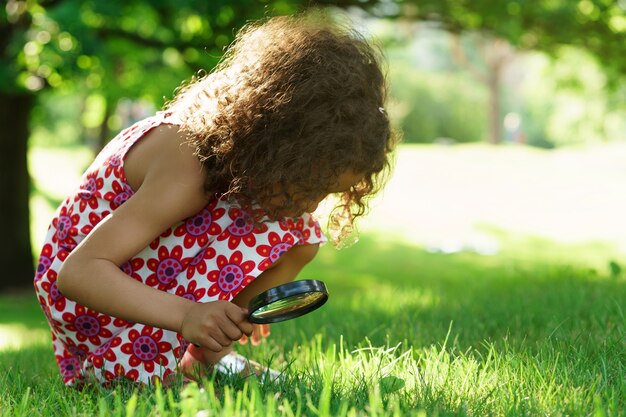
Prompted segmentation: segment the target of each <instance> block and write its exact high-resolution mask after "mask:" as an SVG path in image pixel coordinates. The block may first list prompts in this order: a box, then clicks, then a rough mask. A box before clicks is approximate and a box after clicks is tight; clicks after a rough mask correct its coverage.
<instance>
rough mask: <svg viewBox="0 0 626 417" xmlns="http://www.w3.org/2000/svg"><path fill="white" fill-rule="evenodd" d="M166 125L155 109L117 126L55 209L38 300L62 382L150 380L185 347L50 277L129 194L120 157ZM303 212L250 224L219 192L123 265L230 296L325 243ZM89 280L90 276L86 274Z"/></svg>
mask: <svg viewBox="0 0 626 417" xmlns="http://www.w3.org/2000/svg"><path fill="white" fill-rule="evenodd" d="M162 123H170V124H177V122H176V120H175V119H174V118H173V117H172V116H171V115H169V114H167V113H157V114H156V115H155V116H153V117H149V118H147V119H144V120H142V121H140V122H138V123H136V124H134V125H133V126H131V127H130V128H128V129H126V130H124V131H122V132H121V133H120V134H119V135H118V136H117V137H115V138H114V139H113V140H112V141H111V142H110V143H109V144H108V145H107V146H106V147H105V148H104V149H103V151H102V152H101V153H100V154H99V155H98V157H97V158H96V160H95V161H94V163H93V164H92V165H91V166H90V167H89V168H88V169H87V172H86V173H85V174H84V175H83V177H82V183H81V185H80V187H79V188H78V189H76V190H75V191H74V192H73V193H72V194H71V195H70V196H69V197H68V198H67V199H65V201H64V202H63V203H62V204H61V206H60V207H59V209H58V210H57V212H56V214H55V217H54V219H53V220H52V224H51V225H50V227H49V229H48V233H47V235H46V239H45V241H44V244H43V248H42V251H41V255H40V257H39V263H38V266H37V271H36V275H35V282H34V285H35V289H36V292H37V296H38V299H39V303H40V304H41V307H42V309H43V312H44V314H45V316H46V318H47V320H48V322H49V325H50V328H51V331H52V345H53V348H54V354H55V357H56V360H57V363H58V365H59V369H60V372H61V375H62V376H63V381H64V383H65V384H66V385H74V384H77V383H80V382H82V381H83V380H84V379H85V378H86V376H87V375H94V376H95V377H96V378H97V379H98V381H100V382H101V383H103V384H105V383H107V382H109V381H111V380H112V379H114V378H118V377H125V378H128V379H131V380H133V381H137V382H142V383H150V382H154V381H155V379H160V380H163V379H165V378H167V377H168V376H170V375H171V374H172V373H174V372H175V371H176V367H177V364H178V362H179V361H180V359H181V358H182V356H183V354H184V353H185V350H186V348H187V346H188V343H187V341H185V340H184V339H183V338H182V336H181V335H180V334H177V333H175V332H172V331H168V330H163V329H159V328H154V327H150V326H145V325H143V324H139V323H131V322H128V321H125V320H121V319H119V318H116V317H112V316H109V315H106V314H101V313H99V312H97V311H94V310H92V309H89V308H87V307H85V306H82V305H80V304H77V303H75V302H74V301H72V300H70V299H68V298H66V297H65V296H64V295H63V294H61V293H60V292H59V290H58V288H57V285H56V279H57V274H58V271H59V268H60V267H61V264H62V263H63V261H64V260H65V259H66V258H67V256H68V255H69V254H70V252H71V251H72V250H73V249H74V248H75V247H76V246H77V245H78V244H79V243H80V241H81V240H82V239H84V238H85V236H86V235H88V234H89V232H90V231H91V230H92V229H93V228H94V227H95V226H96V225H97V224H98V223H99V222H100V221H102V220H103V219H104V218H106V217H107V216H108V215H110V214H111V212H112V211H114V210H115V209H116V208H118V207H119V206H120V205H122V204H124V202H125V201H126V200H128V199H129V198H130V197H131V196H132V195H133V190H132V189H131V187H130V186H129V185H128V182H127V181H126V177H125V175H124V157H125V155H126V153H127V152H128V150H129V149H130V148H131V146H133V144H135V143H136V142H137V141H138V140H140V139H142V138H143V137H144V136H145V134H146V133H147V132H148V131H150V130H151V129H153V128H155V127H157V126H159V125H160V124H162ZM324 240H325V238H324V236H323V235H322V232H321V230H320V227H319V224H318V222H317V221H316V220H315V219H314V218H313V217H312V216H311V215H310V214H308V213H305V214H303V215H302V216H301V217H298V218H285V219H282V220H280V221H265V222H261V223H259V222H256V223H255V222H254V221H253V220H252V218H251V216H250V215H249V213H247V212H246V211H244V210H242V209H241V207H239V206H238V205H237V204H236V203H235V202H230V201H225V200H222V199H215V200H213V201H211V202H210V203H209V204H208V205H207V206H206V207H205V208H204V209H203V210H201V211H200V212H199V213H197V214H196V215H194V216H192V217H189V218H187V219H185V220H184V221H182V222H180V223H178V224H176V225H174V226H172V227H171V228H170V229H168V230H166V231H164V232H163V233H162V234H161V235H160V236H159V237H158V238H156V239H155V240H154V241H153V242H152V243H150V245H149V246H148V247H146V248H145V249H144V250H142V251H141V252H140V253H138V254H137V255H136V256H134V257H132V258H131V259H129V260H128V261H127V262H126V263H124V264H123V265H122V266H121V269H122V270H123V271H124V272H125V273H126V274H128V275H129V277H132V278H133V279H136V280H138V281H141V282H142V283H144V284H145V285H149V286H151V287H154V288H158V289H160V290H161V291H167V292H169V293H172V294H176V295H178V296H179V297H184V298H187V299H189V300H194V301H196V302H203V303H204V302H210V301H215V300H232V299H233V297H234V296H235V295H237V293H238V292H239V291H241V290H242V289H243V288H245V287H246V285H248V284H249V283H250V282H252V280H254V279H255V278H256V277H258V276H259V275H260V274H261V273H262V272H263V271H264V270H266V269H267V268H268V267H269V266H270V265H271V264H272V263H273V262H275V261H276V260H277V259H278V258H279V257H280V256H281V255H282V254H283V253H284V252H285V251H287V250H288V249H289V248H291V247H292V246H293V245H301V244H316V243H322V242H324ZM85 279H88V278H87V277H85Z"/></svg>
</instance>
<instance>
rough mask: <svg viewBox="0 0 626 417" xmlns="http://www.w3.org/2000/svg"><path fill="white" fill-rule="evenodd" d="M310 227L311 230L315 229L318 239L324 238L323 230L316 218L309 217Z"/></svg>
mask: <svg viewBox="0 0 626 417" xmlns="http://www.w3.org/2000/svg"><path fill="white" fill-rule="evenodd" d="M308 226H309V229H313V231H314V232H315V237H317V238H318V239H321V238H322V228H321V227H320V224H319V222H318V221H317V220H315V217H313V216H309V221H308Z"/></svg>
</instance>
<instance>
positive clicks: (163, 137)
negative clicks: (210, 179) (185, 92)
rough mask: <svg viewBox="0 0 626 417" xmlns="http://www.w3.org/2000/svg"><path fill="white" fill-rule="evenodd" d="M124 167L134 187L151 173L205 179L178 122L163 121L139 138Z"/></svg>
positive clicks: (195, 182)
mask: <svg viewBox="0 0 626 417" xmlns="http://www.w3.org/2000/svg"><path fill="white" fill-rule="evenodd" d="M124 170H125V172H126V178H127V179H128V182H129V185H130V186H131V188H133V190H135V191H137V190H138V189H139V188H140V187H141V186H142V185H143V183H144V180H145V179H146V177H147V176H148V174H150V176H151V177H152V178H155V177H161V176H162V177H164V178H172V179H175V180H176V181H178V182H181V183H182V184H187V185H200V184H202V183H203V182H204V172H203V170H202V164H201V163H200V161H199V160H198V158H197V157H196V156H195V155H194V149H193V148H192V147H191V146H190V145H189V144H188V143H187V140H186V134H185V132H183V131H181V130H179V128H178V126H175V125H169V124H163V125H160V126H158V127H156V128H154V129H152V130H151V131H149V132H148V133H146V136H145V137H143V138H142V139H141V140H139V141H138V142H137V143H136V144H135V145H134V146H133V147H132V148H131V149H130V151H129V152H128V155H126V159H125V163H124Z"/></svg>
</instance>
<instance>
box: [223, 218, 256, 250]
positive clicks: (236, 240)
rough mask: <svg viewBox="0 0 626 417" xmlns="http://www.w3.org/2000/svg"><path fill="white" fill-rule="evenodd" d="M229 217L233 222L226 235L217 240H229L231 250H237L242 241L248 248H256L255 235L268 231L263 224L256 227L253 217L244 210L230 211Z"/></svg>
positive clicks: (225, 232)
mask: <svg viewBox="0 0 626 417" xmlns="http://www.w3.org/2000/svg"><path fill="white" fill-rule="evenodd" d="M228 215H229V216H230V218H231V219H232V220H233V222H232V223H231V225H230V226H228V227H227V228H226V230H225V231H224V233H222V234H221V235H219V236H218V237H217V240H218V241H222V240H226V239H228V248H229V249H231V250H233V249H236V248H237V246H239V244H240V243H241V242H242V241H243V243H244V244H245V245H246V246H248V247H250V248H252V247H254V245H256V237H255V233H262V232H265V231H266V230H267V225H265V224H263V223H261V224H257V225H255V224H254V220H253V219H252V217H250V215H249V214H248V213H246V212H245V211H243V210H240V209H237V208H234V209H232V210H230V211H229V213H228Z"/></svg>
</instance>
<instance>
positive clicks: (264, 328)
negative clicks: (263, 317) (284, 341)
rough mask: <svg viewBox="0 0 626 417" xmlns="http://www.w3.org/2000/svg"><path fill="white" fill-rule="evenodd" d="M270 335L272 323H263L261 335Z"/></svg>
mask: <svg viewBox="0 0 626 417" xmlns="http://www.w3.org/2000/svg"><path fill="white" fill-rule="evenodd" d="M269 335H270V325H269V324H262V325H261V336H263V337H267V336H269Z"/></svg>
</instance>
